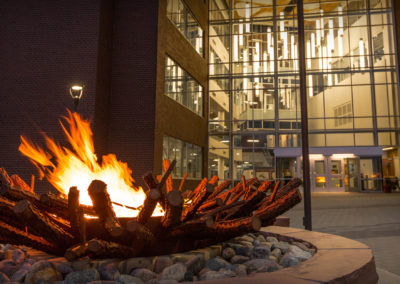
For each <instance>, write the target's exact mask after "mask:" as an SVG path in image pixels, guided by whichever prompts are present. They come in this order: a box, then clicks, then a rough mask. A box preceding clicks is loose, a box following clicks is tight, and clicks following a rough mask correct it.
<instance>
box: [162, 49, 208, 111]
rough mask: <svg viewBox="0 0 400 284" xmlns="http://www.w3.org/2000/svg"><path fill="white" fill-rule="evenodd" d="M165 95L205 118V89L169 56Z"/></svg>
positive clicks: (166, 69)
mask: <svg viewBox="0 0 400 284" xmlns="http://www.w3.org/2000/svg"><path fill="white" fill-rule="evenodd" d="M165 94H166V95H167V96H168V97H170V98H171V99H173V100H175V101H177V102H178V103H180V104H182V105H184V106H185V107H187V108H188V109H190V110H191V111H193V112H195V113H196V114H198V115H200V116H203V87H202V86H201V85H200V84H199V83H197V81H196V80H194V79H193V78H192V76H190V75H189V74H188V73H187V72H186V71H185V70H183V69H182V68H181V67H180V66H179V65H178V64H176V62H175V61H173V60H172V59H171V58H169V57H168V56H167V58H166V67H165Z"/></svg>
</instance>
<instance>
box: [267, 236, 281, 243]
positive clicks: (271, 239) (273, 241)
mask: <svg viewBox="0 0 400 284" xmlns="http://www.w3.org/2000/svg"><path fill="white" fill-rule="evenodd" d="M265 240H266V241H267V242H270V243H278V242H279V241H278V239H277V238H275V237H266V238H265Z"/></svg>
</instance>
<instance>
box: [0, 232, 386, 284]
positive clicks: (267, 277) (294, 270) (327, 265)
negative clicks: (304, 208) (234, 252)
mask: <svg viewBox="0 0 400 284" xmlns="http://www.w3.org/2000/svg"><path fill="white" fill-rule="evenodd" d="M259 233H260V234H263V235H264V236H265V237H276V238H277V239H278V240H279V241H280V242H282V243H285V242H287V243H292V244H296V243H303V244H304V245H305V246H306V247H308V248H311V249H312V250H313V251H314V252H315V251H316V252H315V253H314V255H313V256H312V257H311V258H310V259H308V260H305V261H304V262H301V263H299V264H296V265H294V266H291V267H288V268H284V269H280V270H277V271H274V272H261V273H253V274H250V275H248V276H243V277H233V278H223V279H214V280H204V281H199V282H197V281H196V283H200V284H242V283H246V284H265V283H274V284H294V283H296V284H301V283H308V284H312V283H313V284H315V283H335V284H337V283H351V284H370V283H371V284H372V283H377V281H378V275H377V273H376V268H375V261H374V257H373V254H372V251H371V249H370V248H368V247H367V246H366V245H364V244H362V243H359V242H357V241H354V240H350V239H346V238H344V237H340V236H336V235H330V234H324V233H319V232H310V231H306V230H303V229H294V228H289V227H278V226H270V227H266V228H262V229H261V231H260V232H259ZM7 246H9V245H7ZM221 249H222V245H214V246H210V247H208V248H204V249H199V250H196V251H192V252H188V253H189V254H190V253H195V252H196V253H197V254H202V255H203V256H204V258H206V256H207V259H210V258H212V257H216V256H218V255H221V253H222V250H221ZM23 251H25V252H26V253H24V252H23ZM0 252H2V253H3V254H4V255H3V256H2V258H5V260H3V261H1V262H0V271H1V273H0V283H3V282H4V280H8V278H7V279H6V278H4V277H5V275H8V276H10V277H11V275H12V277H11V278H12V279H13V281H15V282H13V283H18V282H19V283H26V284H34V283H38V282H36V280H39V279H40V281H41V282H40V283H49V284H50V283H57V284H61V283H63V284H66V283H71V284H75V283H79V284H80V283H83V282H84V283H86V282H90V281H93V280H98V279H100V275H99V273H100V274H104V273H106V274H107V273H111V274H110V275H108V274H107V275H103V276H104V277H103V276H102V277H101V279H115V278H114V276H115V275H117V274H118V275H120V274H121V275H120V276H121V277H120V278H121V279H119V278H118V279H119V282H117V281H111V282H110V281H109V282H107V281H104V282H102V281H94V282H90V283H91V284H95V283H96V284H100V283H131V282H130V281H128V280H129V279H124V280H122V278H123V277H128V278H129V277H130V278H132V276H130V275H126V274H129V273H130V272H131V271H132V270H133V268H135V267H136V268H140V267H148V266H151V264H152V262H153V258H152V257H150V258H146V257H139V258H131V259H121V260H118V259H105V260H90V259H88V258H84V259H82V260H77V261H74V262H71V263H69V262H68V261H67V260H66V259H65V258H63V257H56V256H52V255H49V254H46V253H44V252H41V251H37V250H34V249H30V248H27V247H21V249H18V248H15V249H13V250H11V249H10V250H8V249H6V248H5V247H4V249H2V250H0ZM11 254H12V255H11ZM26 255H27V256H28V258H26V259H25V257H26ZM184 256H186V257H187V254H186V253H181V254H175V255H174V257H175V258H176V260H177V261H178V262H179V260H178V258H182V260H183V259H184ZM161 258H162V257H160V259H161ZM164 258H165V257H164ZM170 261H171V260H170ZM20 266H22V267H20ZM153 266H154V262H153ZM172 266H174V265H171V267H172ZM105 268H107V269H105ZM10 269H14V270H13V271H10ZM18 269H19V270H18ZM110 269H111V270H110ZM16 270H18V271H16ZM114 270H115V271H114ZM264 271H265V270H264ZM14 272H15V273H14ZM114 272H115V273H114ZM149 272H150V273H152V274H154V272H152V271H149ZM4 273H5V274H4ZM91 273H92V274H93V273H94V274H96V275H92V274H91ZM53 274H54V275H53ZM61 274H62V275H61ZM63 275H64V276H65V281H57V280H62V279H63ZM239 275H240V274H239ZM242 275H243V274H242ZM105 276H107V277H105ZM135 276H136V275H135ZM2 277H3V278H4V279H3V278H2ZM43 277H44V278H45V279H47V280H48V281H44V279H43ZM77 277H78V278H79V279H80V280H78V278H77ZM82 277H84V278H85V279H86V277H87V280H88V281H83V280H82ZM133 278H134V277H133ZM141 278H142V277H141ZM151 278H153V277H151ZM89 279H91V280H89ZM125 280H127V281H128V282H126V281H125ZM139 280H140V279H139ZM154 280H155V279H154ZM43 281H44V282H43ZM6 282H7V281H6ZM140 282H141V283H143V282H142V280H140ZM134 283H136V282H134ZM175 283H177V282H175ZM181 283H182V282H181ZM185 283H194V282H185Z"/></svg>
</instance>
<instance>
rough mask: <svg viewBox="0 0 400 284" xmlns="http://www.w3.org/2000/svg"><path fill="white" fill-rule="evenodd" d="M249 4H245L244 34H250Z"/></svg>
mask: <svg viewBox="0 0 400 284" xmlns="http://www.w3.org/2000/svg"><path fill="white" fill-rule="evenodd" d="M249 22H250V3H246V33H249V32H250V23H249Z"/></svg>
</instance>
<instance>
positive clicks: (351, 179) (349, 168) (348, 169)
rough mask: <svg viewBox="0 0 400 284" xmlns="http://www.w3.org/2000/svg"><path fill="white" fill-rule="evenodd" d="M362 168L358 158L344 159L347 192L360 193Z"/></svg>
mask: <svg viewBox="0 0 400 284" xmlns="http://www.w3.org/2000/svg"><path fill="white" fill-rule="evenodd" d="M359 169H360V167H359V160H358V158H347V159H344V171H345V178H344V184H345V188H346V191H349V192H358V191H360V186H359V184H360V183H359V179H360V170H359Z"/></svg>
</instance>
